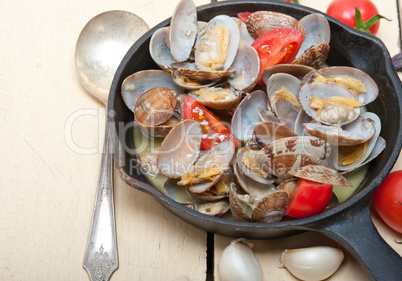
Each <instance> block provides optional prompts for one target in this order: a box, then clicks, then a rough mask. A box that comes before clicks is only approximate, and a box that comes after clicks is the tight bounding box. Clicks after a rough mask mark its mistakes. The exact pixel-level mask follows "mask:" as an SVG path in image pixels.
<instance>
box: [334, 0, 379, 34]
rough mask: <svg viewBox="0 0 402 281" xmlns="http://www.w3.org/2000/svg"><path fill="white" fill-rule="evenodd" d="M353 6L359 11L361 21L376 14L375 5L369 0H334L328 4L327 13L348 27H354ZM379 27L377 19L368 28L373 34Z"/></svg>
mask: <svg viewBox="0 0 402 281" xmlns="http://www.w3.org/2000/svg"><path fill="white" fill-rule="evenodd" d="M355 7H356V8H357V9H358V10H359V11H360V13H361V19H362V21H363V22H365V21H367V20H369V19H370V18H371V17H373V16H375V15H378V10H377V7H376V6H375V5H374V3H373V2H371V1H370V0H334V1H332V2H331V3H330V4H329V6H328V8H327V14H328V15H330V16H333V17H334V18H336V19H337V20H340V21H341V22H343V23H344V24H346V25H348V26H350V27H356V22H355ZM379 28H380V22H379V21H377V22H376V23H375V24H374V25H373V26H372V27H371V28H370V29H369V30H370V32H371V33H372V34H374V35H375V34H377V32H378V29H379Z"/></svg>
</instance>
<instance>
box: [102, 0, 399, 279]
mask: <svg viewBox="0 0 402 281" xmlns="http://www.w3.org/2000/svg"><path fill="white" fill-rule="evenodd" d="M258 10H269V11H276V12H283V13H286V14H288V15H291V16H293V17H295V18H297V19H300V18H302V17H303V16H305V15H307V14H310V13H320V12H319V11H316V10H313V9H310V8H307V7H303V6H300V5H293V4H289V3H283V2H270V1H255V0H252V1H247V0H242V1H224V2H218V3H213V4H209V5H206V6H202V7H199V9H198V19H199V20H204V21H208V20H209V19H211V18H213V17H214V16H217V15H219V14H226V15H231V16H235V15H236V14H237V13H239V12H245V11H248V12H253V11H258ZM326 16H327V15H326ZM327 19H328V21H329V23H330V26H331V44H330V46H331V50H330V55H329V58H328V61H327V62H328V63H329V65H343V66H353V67H357V68H359V69H361V70H363V71H365V72H366V73H368V74H369V75H370V76H371V77H372V78H373V79H374V80H375V81H376V82H377V84H378V86H379V89H380V95H379V97H378V98H377V99H376V101H375V102H373V103H372V104H370V105H369V110H370V111H373V112H375V113H376V114H377V115H379V117H380V118H381V121H382V132H381V135H382V137H383V138H384V139H385V140H386V141H387V147H386V149H385V151H383V152H382V154H381V155H380V156H379V157H378V158H377V159H376V160H374V162H372V164H371V165H370V168H369V172H368V178H367V180H366V182H365V184H364V187H363V188H362V189H360V191H359V192H358V193H357V194H356V195H355V196H353V198H351V199H350V200H349V201H347V202H345V203H344V204H341V205H340V206H338V207H336V208H334V209H332V210H329V211H327V212H324V213H321V214H319V215H316V216H313V217H309V218H305V219H299V220H293V221H283V222H278V223H272V224H264V223H243V222H236V221H228V220H224V219H221V218H215V217H210V216H207V215H203V214H201V213H198V212H196V211H193V210H191V209H189V208H187V207H184V206H182V205H180V204H178V203H176V202H174V201H173V200H171V199H169V198H168V197H166V196H165V195H164V194H162V193H161V192H159V191H158V190H157V189H156V188H154V187H153V186H151V185H150V184H149V183H148V181H147V180H146V179H145V178H144V177H143V176H142V175H141V174H139V173H137V171H138V169H136V166H135V165H136V162H135V159H134V158H133V157H132V155H131V154H130V150H132V138H133V134H132V126H133V125H132V122H133V114H132V112H131V111H129V109H128V108H127V107H126V106H125V104H124V102H123V100H122V98H121V95H120V93H121V84H122V82H123V80H124V79H125V78H126V77H127V76H129V75H131V74H132V73H134V72H137V71H140V70H144V69H150V68H155V69H158V67H157V65H156V64H155V63H154V62H153V60H152V58H151V57H150V55H149V51H148V46H149V41H150V38H151V35H152V34H153V33H154V32H155V31H156V30H157V29H159V28H161V27H163V26H167V25H169V23H170V19H167V20H165V21H163V22H162V23H160V24H159V25H157V26H156V27H154V28H153V29H151V30H150V31H149V32H147V33H146V34H145V35H144V36H142V37H141V38H140V39H139V40H138V41H137V42H136V43H135V44H134V45H133V46H132V47H131V49H130V50H129V51H128V53H127V54H126V56H125V57H124V59H123V61H122V62H121V64H120V66H119V68H118V70H117V72H116V75H115V77H114V81H113V83H112V87H111V91H110V96H109V104H108V110H109V111H108V112H113V113H114V115H113V114H112V115H113V116H109V122H111V126H110V128H111V134H112V136H113V137H114V146H115V147H114V148H115V165H116V169H117V171H118V172H119V174H120V176H121V177H122V178H123V179H124V180H125V181H126V182H127V183H128V184H129V185H130V186H132V187H134V188H136V189H138V190H141V191H144V192H146V193H148V194H151V195H152V196H153V197H154V198H155V199H156V200H158V201H159V202H160V203H161V204H162V205H163V206H165V207H166V208H167V209H168V210H169V211H170V212H172V213H173V214H175V215H176V216H178V217H180V218H181V219H183V220H185V221H186V222H188V223H190V224H192V225H194V226H196V227H199V228H201V229H204V230H206V231H209V232H213V233H217V234H221V235H225V236H230V237H245V238H250V239H268V238H276V237H284V236H289V235H293V234H296V233H300V232H302V231H307V230H311V231H319V232H321V233H323V234H324V235H326V236H328V237H329V238H331V239H333V240H335V241H336V242H337V243H339V244H341V245H342V246H343V247H344V248H345V249H346V250H348V251H349V252H350V253H351V254H353V255H354V256H355V258H356V259H357V260H358V261H359V263H360V264H361V265H362V267H363V268H364V270H365V271H366V272H367V274H368V275H369V276H370V277H371V279H372V280H383V281H385V280H386V281H389V280H397V279H399V278H400V270H401V268H402V258H401V257H400V256H399V255H398V254H397V253H396V252H395V251H394V250H392V248H390V247H389V246H388V245H387V244H386V243H385V242H384V241H383V240H382V238H381V237H380V236H379V234H378V232H377V230H376V229H375V227H374V226H373V223H372V221H371V218H370V211H369V204H370V200H371V197H372V195H373V193H374V191H375V190H376V188H377V187H378V186H379V184H380V183H381V182H382V181H383V180H384V178H385V176H386V175H387V174H388V173H389V172H390V170H391V168H392V167H393V165H394V163H395V161H396V159H397V157H398V154H399V152H400V149H401V146H402V139H401V138H400V137H399V136H400V135H401V130H402V123H401V109H402V102H401V98H400V97H399V95H400V94H401V93H402V87H401V82H400V80H399V78H398V76H397V75H396V73H395V70H394V68H393V66H392V63H391V58H390V56H389V53H388V51H387V49H386V47H385V46H384V44H383V43H382V42H381V41H380V40H379V39H377V38H375V37H374V36H370V35H366V34H363V33H361V32H358V31H356V30H354V29H351V28H349V27H347V26H346V25H344V24H342V23H340V22H339V21H337V20H335V19H333V18H332V17H329V16H327Z"/></svg>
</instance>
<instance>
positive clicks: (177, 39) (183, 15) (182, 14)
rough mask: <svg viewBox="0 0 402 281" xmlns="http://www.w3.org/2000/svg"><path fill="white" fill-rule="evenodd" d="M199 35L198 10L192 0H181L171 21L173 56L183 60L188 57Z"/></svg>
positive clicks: (171, 49)
mask: <svg viewBox="0 0 402 281" xmlns="http://www.w3.org/2000/svg"><path fill="white" fill-rule="evenodd" d="M196 35H197V10H196V7H195V4H194V2H193V1H192V0H180V2H179V3H178V4H177V5H176V7H175V10H174V12H173V15H172V20H171V22H170V32H169V42H170V52H171V54H172V57H173V58H174V59H175V60H176V61H178V62H183V61H185V60H187V59H188V57H189V56H190V53H191V51H192V49H193V45H194V42H195V38H196Z"/></svg>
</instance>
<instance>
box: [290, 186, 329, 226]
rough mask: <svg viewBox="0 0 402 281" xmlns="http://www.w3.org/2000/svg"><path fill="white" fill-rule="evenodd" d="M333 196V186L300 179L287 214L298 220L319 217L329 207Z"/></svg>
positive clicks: (291, 197)
mask: <svg viewBox="0 0 402 281" xmlns="http://www.w3.org/2000/svg"><path fill="white" fill-rule="evenodd" d="M331 196H332V185H330V184H322V183H317V182H314V181H310V180H306V179H299V181H298V182H297V185H296V188H295V190H294V191H293V193H292V195H291V196H290V200H289V204H288V207H287V210H286V213H285V214H286V215H287V216H290V217H292V218H297V219H301V218H307V217H310V216H314V215H317V214H319V213H321V212H322V211H323V210H324V209H325V207H327V205H328V203H329V201H330V199H331Z"/></svg>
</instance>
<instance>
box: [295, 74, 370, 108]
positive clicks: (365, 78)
mask: <svg viewBox="0 0 402 281" xmlns="http://www.w3.org/2000/svg"><path fill="white" fill-rule="evenodd" d="M311 82H319V83H327V84H331V85H336V86H338V87H341V88H343V89H345V90H347V91H348V92H349V93H350V94H351V95H352V96H353V97H355V98H356V99H357V100H358V101H359V102H360V104H361V105H362V106H363V105H366V104H369V103H371V102H372V101H374V100H375V99H376V98H377V96H378V86H377V84H376V83H375V81H374V80H373V79H372V78H371V77H370V76H369V75H368V74H367V73H365V72H364V71H362V70H359V69H357V68H354V67H347V66H332V67H326V68H322V69H320V70H317V71H314V72H310V73H309V75H306V76H305V78H304V79H303V82H302V85H304V84H306V83H311Z"/></svg>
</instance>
